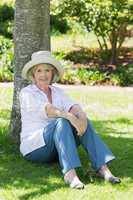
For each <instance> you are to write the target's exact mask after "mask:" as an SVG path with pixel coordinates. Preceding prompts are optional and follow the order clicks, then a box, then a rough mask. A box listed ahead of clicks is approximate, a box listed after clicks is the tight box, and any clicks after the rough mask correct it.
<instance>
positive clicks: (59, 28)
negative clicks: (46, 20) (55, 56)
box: [50, 15, 70, 35]
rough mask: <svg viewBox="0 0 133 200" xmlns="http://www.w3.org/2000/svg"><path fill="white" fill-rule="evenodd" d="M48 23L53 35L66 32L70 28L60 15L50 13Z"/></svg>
mask: <svg viewBox="0 0 133 200" xmlns="http://www.w3.org/2000/svg"><path fill="white" fill-rule="evenodd" d="M50 25H51V33H52V34H54V35H59V34H60V33H66V32H67V31H68V30H69V29H70V28H69V26H68V24H67V20H66V19H63V18H62V17H61V16H60V15H50Z"/></svg>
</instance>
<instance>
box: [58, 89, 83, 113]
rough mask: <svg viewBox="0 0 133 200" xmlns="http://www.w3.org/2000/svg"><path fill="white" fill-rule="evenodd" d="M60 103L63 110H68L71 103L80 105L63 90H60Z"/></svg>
mask: <svg viewBox="0 0 133 200" xmlns="http://www.w3.org/2000/svg"><path fill="white" fill-rule="evenodd" d="M60 93H61V103H62V106H63V110H64V111H65V112H69V111H70V109H71V107H72V106H73V105H80V104H79V103H78V102H76V101H75V100H73V99H72V98H71V97H70V96H69V95H68V94H66V93H65V92H64V91H63V90H61V92H60Z"/></svg>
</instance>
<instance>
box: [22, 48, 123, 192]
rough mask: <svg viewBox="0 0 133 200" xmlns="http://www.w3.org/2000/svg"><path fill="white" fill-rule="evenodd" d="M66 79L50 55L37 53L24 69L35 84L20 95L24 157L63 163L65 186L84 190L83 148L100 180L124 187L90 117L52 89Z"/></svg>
mask: <svg viewBox="0 0 133 200" xmlns="http://www.w3.org/2000/svg"><path fill="white" fill-rule="evenodd" d="M62 75H63V68H62V66H61V64H60V63H59V62H58V61H57V60H56V59H55V58H54V57H53V56H52V55H51V53H50V52H49V51H38V52H35V53H33V54H32V59H31V60H30V61H29V62H28V63H27V64H26V65H25V66H24V68H23V70H22V77H23V78H24V79H27V80H30V81H32V84H29V85H28V86H27V87H25V88H23V89H22V90H21V92H20V106H21V121H22V131H21V145H20V151H21V153H22V154H23V156H24V157H25V158H26V159H27V160H30V161H33V162H46V163H48V162H52V161H55V160H59V163H60V166H61V169H62V173H63V175H64V180H65V182H66V183H68V184H69V185H70V187H72V188H77V189H83V188H84V184H83V183H82V182H81V180H80V179H79V177H78V175H77V173H76V170H75V169H76V168H77V167H80V166H81V163H80V159H79V155H78V152H77V147H78V146H79V145H80V144H81V145H82V147H83V148H84V149H85V151H86V153H87V156H88V159H90V160H91V164H92V167H93V168H94V170H95V171H96V174H97V176H99V177H102V178H103V179H105V180H107V181H109V182H111V183H120V179H119V178H117V177H115V176H113V175H112V173H111V172H110V170H109V168H108V167H107V163H109V162H110V161H112V160H113V159H115V157H114V155H113V154H112V153H111V151H110V150H109V148H108V147H107V146H106V145H105V144H104V143H103V142H102V140H101V139H100V138H99V136H98V135H97V134H96V132H95V130H94V128H93V126H92V124H91V122H90V120H88V118H87V115H86V113H85V112H84V111H83V110H82V108H81V106H80V105H78V104H77V103H76V102H74V101H72V100H71V99H70V98H69V96H67V95H66V94H65V93H64V92H63V91H62V89H60V88H58V87H55V86H53V85H52V83H54V82H56V81H57V80H58V79H59V78H60V77H62Z"/></svg>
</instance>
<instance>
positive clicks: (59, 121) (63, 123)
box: [56, 117, 71, 128]
mask: <svg viewBox="0 0 133 200" xmlns="http://www.w3.org/2000/svg"><path fill="white" fill-rule="evenodd" d="M56 122H57V126H59V127H67V128H68V127H71V124H70V122H69V121H68V120H67V119H65V118H62V117H60V118H58V119H57V120H56Z"/></svg>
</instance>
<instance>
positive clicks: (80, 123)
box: [67, 113, 87, 136]
mask: <svg viewBox="0 0 133 200" xmlns="http://www.w3.org/2000/svg"><path fill="white" fill-rule="evenodd" d="M67 116H68V117H67V118H68V120H69V121H70V122H71V124H72V125H73V126H74V127H75V128H76V130H77V134H78V135H80V136H82V135H83V134H84V133H85V131H86V129H87V118H86V119H79V118H77V117H76V116H74V115H73V114H72V113H68V114H67Z"/></svg>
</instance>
